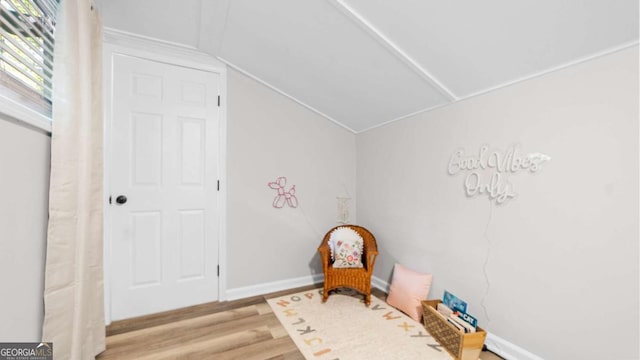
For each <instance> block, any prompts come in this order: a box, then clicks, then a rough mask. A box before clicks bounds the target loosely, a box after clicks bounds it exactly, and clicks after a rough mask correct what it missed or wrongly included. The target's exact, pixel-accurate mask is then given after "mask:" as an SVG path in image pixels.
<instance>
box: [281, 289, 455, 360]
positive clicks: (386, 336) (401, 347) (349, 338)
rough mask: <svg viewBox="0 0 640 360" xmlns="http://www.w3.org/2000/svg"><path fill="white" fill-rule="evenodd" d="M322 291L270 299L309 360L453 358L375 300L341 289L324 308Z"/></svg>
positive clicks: (414, 324) (421, 328) (413, 324)
mask: <svg viewBox="0 0 640 360" xmlns="http://www.w3.org/2000/svg"><path fill="white" fill-rule="evenodd" d="M321 294H322V289H314V290H309V291H303V292H300V293H297V294H292V295H286V296H281V297H277V298H274V299H269V300H268V303H269V306H271V309H273V312H274V313H275V314H276V316H277V317H278V320H280V322H281V323H282V325H283V326H284V328H285V329H286V330H287V332H288V333H289V336H290V337H291V338H292V339H293V341H294V342H295V343H296V345H297V346H298V348H299V349H300V351H301V352H302V354H304V356H305V358H306V359H308V360H311V359H313V360H316V359H317V360H334V359H339V360H350V359H353V360H360V359H367V360H375V359H381V360H390V359H407V360H414V359H434V360H437V359H447V360H450V359H451V356H449V354H448V353H447V351H446V350H445V349H444V348H442V347H441V346H440V345H439V344H438V343H437V342H436V340H435V339H434V338H432V337H431V336H430V335H429V333H428V332H427V331H426V330H425V328H424V326H423V325H422V324H421V323H418V322H416V321H415V320H413V319H411V318H410V317H408V316H406V315H405V314H403V313H402V312H400V311H399V310H396V309H395V308H393V307H392V306H390V305H388V304H387V303H385V302H383V301H382V300H380V299H378V298H376V297H375V296H371V305H369V307H366V306H365V305H364V301H363V296H362V295H357V294H356V293H355V291H352V290H349V289H344V290H343V289H340V290H338V291H337V292H336V293H332V294H331V296H329V299H328V300H327V302H326V303H324V304H323V303H322V295H321Z"/></svg>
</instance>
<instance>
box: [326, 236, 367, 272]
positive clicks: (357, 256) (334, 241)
mask: <svg viewBox="0 0 640 360" xmlns="http://www.w3.org/2000/svg"><path fill="white" fill-rule="evenodd" d="M363 244H364V241H363V240H362V237H361V236H360V235H359V234H358V233H357V232H355V231H354V230H352V229H350V228H347V227H340V228H337V229H335V230H334V231H333V232H332V233H331V237H330V238H329V247H330V248H331V258H332V259H333V267H337V268H350V267H353V268H361V267H362V247H363Z"/></svg>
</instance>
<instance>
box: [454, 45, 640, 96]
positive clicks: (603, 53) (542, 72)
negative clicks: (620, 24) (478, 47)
mask: <svg viewBox="0 0 640 360" xmlns="http://www.w3.org/2000/svg"><path fill="white" fill-rule="evenodd" d="M637 45H638V40H633V41H631V42H628V43H624V44H620V45H617V46H614V47H612V48H609V49H606V50H602V51H598V52H596V53H593V54H590V55H586V56H583V57H581V58H578V59H575V60H571V61H568V62H565V63H563V64H560V65H555V66H553V67H550V68H547V69H544V70H540V71H537V72H534V73H531V74H529V75H525V76H521V77H519V78H517V79H515V80H509V81H506V82H503V83H500V84H498V85H495V86H491V87H488V88H486V89H482V90H478V91H476V92H473V93H471V94H469V95H465V96H463V97H462V98H460V100H463V99H468V98H470V97H475V96H478V95H482V94H486V93H488V92H491V91H494V90H498V89H502V88H505V87H508V86H511V85H514V84H517V83H520V82H523V81H527V80H529V79H533V78H536V77H539V76H543V75H546V74H548V73H552V72H554V71H558V70H562V69H565V68H568V67H570V66H573V65H578V64H581V63H583V62H587V61H590V60H594V59H597V58H599V57H603V56H606V55H609V54H613V53H616V52H618V51H622V50H625V49H628V48H631V47H634V46H637Z"/></svg>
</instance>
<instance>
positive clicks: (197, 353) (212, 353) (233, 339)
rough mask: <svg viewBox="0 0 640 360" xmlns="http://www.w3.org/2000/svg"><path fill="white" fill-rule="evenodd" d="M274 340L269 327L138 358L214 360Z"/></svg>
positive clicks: (163, 350)
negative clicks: (233, 351)
mask: <svg viewBox="0 0 640 360" xmlns="http://www.w3.org/2000/svg"><path fill="white" fill-rule="evenodd" d="M269 339H272V337H271V332H270V331H269V328H268V327H267V326H261V327H259V328H256V329H251V330H246V331H240V332H235V333H232V334H229V335H225V336H221V337H215V338H210V339H206V340H203V341H198V342H196V343H193V344H190V345H189V346H188V347H187V346H184V345H182V344H179V345H177V346H173V347H171V348H168V349H162V350H159V351H153V352H150V353H149V354H147V355H144V356H142V357H138V358H137V359H139V360H170V359H214V358H218V354H219V353H222V352H225V351H230V350H233V349H240V348H243V347H246V346H249V345H252V344H256V343H260V342H263V341H266V340H269Z"/></svg>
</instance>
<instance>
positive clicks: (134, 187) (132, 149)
mask: <svg viewBox="0 0 640 360" xmlns="http://www.w3.org/2000/svg"><path fill="white" fill-rule="evenodd" d="M112 79H113V87H112V89H113V93H112V141H111V149H112V157H111V169H112V173H111V179H110V183H111V202H112V204H111V207H110V208H111V218H112V231H111V234H112V235H111V259H112V260H111V263H112V266H111V268H112V277H111V286H112V289H111V294H112V299H111V307H112V308H111V315H112V319H113V320H119V319H126V318H130V317H135V316H140V315H145V314H151V313H156V312H160V311H165V310H170V309H176V308H181V307H185V306H190V305H195V304H200V303H204V302H209V301H215V300H217V299H218V274H217V265H218V240H219V239H218V236H219V235H218V234H219V231H218V226H219V221H218V219H219V216H218V214H217V211H218V191H217V190H218V186H217V182H218V163H219V156H218V154H219V147H218V144H219V138H218V133H219V130H218V129H219V127H218V116H219V115H218V110H219V107H218V94H219V84H220V78H219V75H218V74H215V73H210V72H205V71H200V70H195V69H189V68H184V67H180V66H175V65H169V64H165V63H159V62H154V61H150V60H144V59H140V58H135V57H130V56H125V55H116V56H115V57H114V62H113V77H112ZM125 197H126V199H125ZM125 200H126V202H125Z"/></svg>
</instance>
